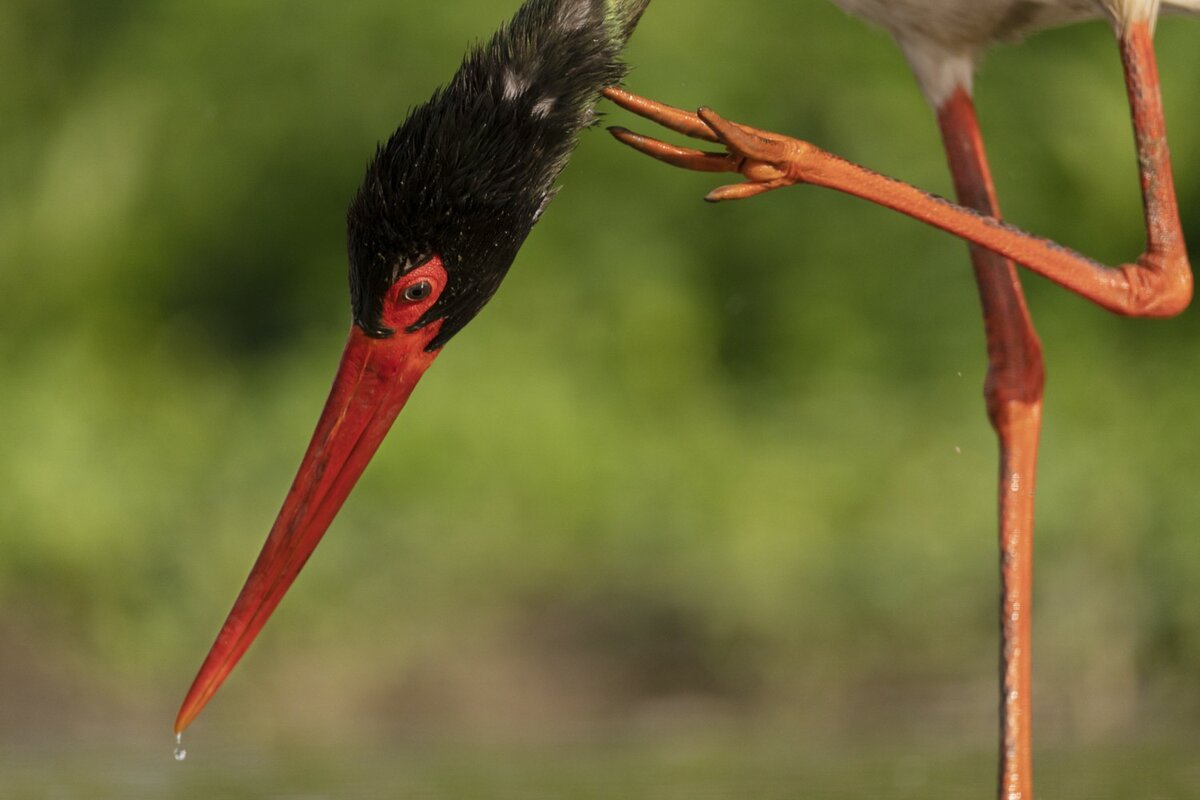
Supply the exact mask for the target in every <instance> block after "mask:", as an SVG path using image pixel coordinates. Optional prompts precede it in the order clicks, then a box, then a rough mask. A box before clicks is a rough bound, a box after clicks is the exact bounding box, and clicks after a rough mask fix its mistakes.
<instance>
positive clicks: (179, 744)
mask: <svg viewBox="0 0 1200 800" xmlns="http://www.w3.org/2000/svg"><path fill="white" fill-rule="evenodd" d="M185 758H187V750H184V749H183V734H182V733H177V734H175V760H176V761H183V760H184V759H185Z"/></svg>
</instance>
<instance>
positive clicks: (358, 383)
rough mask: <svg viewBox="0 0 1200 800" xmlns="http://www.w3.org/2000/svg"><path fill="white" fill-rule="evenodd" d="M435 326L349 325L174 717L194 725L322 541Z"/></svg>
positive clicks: (411, 382)
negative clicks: (263, 537) (301, 446)
mask: <svg viewBox="0 0 1200 800" xmlns="http://www.w3.org/2000/svg"><path fill="white" fill-rule="evenodd" d="M439 327H440V323H433V324H431V325H428V326H426V327H424V328H422V329H420V330H418V331H416V332H413V333H409V332H398V333H397V334H396V335H394V336H393V337H391V338H387V339H373V338H371V337H369V336H367V335H366V334H364V333H363V332H362V331H361V330H360V329H359V328H358V327H357V326H354V327H351V329H350V338H349V340H348V341H347V342H346V350H345V352H344V353H343V354H342V362H341V365H340V366H339V367H338V371H337V375H336V377H335V378H334V381H333V389H332V391H331V392H330V394H329V399H328V400H327V401H326V402H325V410H324V411H322V412H321V418H320V420H319V421H318V422H317V429H316V431H315V432H314V433H313V437H312V441H311V442H310V443H309V445H308V451H307V452H306V453H305V454H304V460H303V461H302V462H301V463H300V470H299V472H297V473H296V479H295V480H294V481H293V482H292V488H291V490H289V491H288V495H287V498H286V499H285V500H284V501H283V508H282V509H280V511H279V516H278V517H277V518H276V519H275V524H274V525H273V526H272V527H271V533H270V534H269V535H268V536H267V541H266V544H264V545H263V549H262V552H261V553H259V556H258V560H257V561H256V562H255V563H254V567H253V569H251V571H250V577H248V578H247V579H246V585H245V586H243V587H242V591H241V594H239V595H238V598H237V600H236V601H235V602H234V604H233V609H232V610H231V611H230V612H229V616H228V617H227V618H226V620H225V624H224V625H223V626H222V628H221V632H220V633H218V634H217V640H216V641H215V642H214V643H213V646H212V648H211V649H210V650H209V652H208V656H207V658H205V659H204V664H202V665H201V667H200V672H199V673H198V674H197V675H196V679H195V681H193V682H192V687H191V689H189V690H188V693H187V697H185V698H184V700H183V705H182V707H180V709H179V716H178V717H176V719H175V732H176V733H180V732H182V731H183V729H184V728H186V727H187V726H188V725H189V724H191V722H192V720H193V719H195V718H196V715H197V714H199V713H200V710H201V709H203V708H204V706H205V704H206V703H208V701H209V699H211V698H212V696H213V695H214V694H215V693H216V691H217V689H218V688H219V687H220V686H221V683H222V682H223V681H224V680H225V677H226V676H227V675H228V674H229V673H230V671H231V670H232V669H233V668H234V666H235V665H236V664H237V662H238V660H239V659H240V658H241V657H242V654H243V653H245V652H246V649H247V648H248V647H249V646H250V643H251V642H253V641H254V637H255V636H256V635H258V632H259V631H260V630H261V629H262V627H263V625H264V624H266V621H267V619H268V618H269V617H270V616H271V612H272V611H274V610H275V606H277V605H279V601H280V600H281V599H282V598H283V595H284V593H285V592H286V591H287V590H288V587H289V586H291V585H292V581H294V580H295V579H296V575H297V574H298V573H299V572H300V569H301V567H303V566H304V563H305V562H306V561H308V557H309V556H310V555H312V552H313V549H314V548H316V546H317V543H318V542H319V541H321V537H322V536H323V535H324V534H325V530H326V529H327V528H328V527H329V523H330V522H332V521H333V518H334V515H336V514H337V512H338V509H340V508H341V507H342V503H343V502H344V501H345V499H346V496H347V495H348V494H350V490H351V489H352V488H354V483H355V481H357V480H358V477H359V476H360V475H361V474H362V472H363V470H364V469H365V468H366V466H367V462H368V461H370V460H371V456H373V455H374V454H375V451H376V449H378V447H379V443H380V442H381V441H383V437H384V435H386V434H387V432H388V429H389V428H391V426H392V422H393V421H394V420H395V419H396V415H397V414H399V413H400V409H401V408H403V407H404V403H405V402H406V401H407V400H408V396H409V395H410V394H411V393H412V390H413V387H414V386H416V384H417V381H418V380H420V378H421V375H422V374H423V373H424V372H425V370H426V369H427V368H428V367H429V365H430V364H431V363H433V360H434V358H436V357H437V354H438V352H440V351H434V352H427V351H426V349H425V348H426V347H427V346H428V344H429V342H430V341H431V340H432V339H433V337H434V336H435V335H436V334H437V330H438V328H439Z"/></svg>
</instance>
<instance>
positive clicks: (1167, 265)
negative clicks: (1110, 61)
mask: <svg viewBox="0 0 1200 800" xmlns="http://www.w3.org/2000/svg"><path fill="white" fill-rule="evenodd" d="M833 2H834V3H835V4H836V5H838V6H840V7H842V8H843V9H845V10H846V11H849V12H851V13H854V14H857V15H859V16H861V17H863V18H864V19H866V20H868V21H870V22H872V23H874V24H876V25H879V26H881V27H883V28H885V29H886V30H888V31H889V32H890V33H891V34H892V36H893V38H895V40H896V41H897V43H898V44H899V45H900V47H901V49H902V50H903V51H904V54H905V56H906V58H907V59H908V62H909V64H910V66H911V67H912V69H913V72H914V73H915V74H916V77H917V79H918V82H919V83H920V85H921V89H922V90H923V92H924V94H925V96H926V99H927V100H929V102H930V105H931V106H932V107H933V109H934V112H935V113H936V115H937V121H938V126H939V128H940V129H941V134H942V140H943V145H944V147H945V151H946V156H947V161H948V162H949V166H950V171H951V175H952V177H953V180H954V186H955V190H956V192H957V195H958V198H959V200H960V202H961V203H962V204H963V206H969V207H970V208H964V207H963V206H956V205H953V204H951V203H948V202H946V201H945V200H942V199H941V198H938V197H934V196H931V195H928V194H926V193H925V192H922V191H920V190H918V189H916V188H914V187H912V186H910V185H908V184H905V183H902V182H900V181H895V180H892V179H890V178H886V177H884V176H882V175H879V174H877V173H874V172H871V171H870V170H867V169H864V168H862V167H860V166H858V165H856V164H851V163H850V162H847V161H844V160H842V159H840V158H837V157H836V156H833V155H831V154H829V153H826V152H824V151H822V150H821V149H819V148H818V147H816V146H815V145H813V144H811V143H808V142H804V141H800V140H797V139H793V138H790V137H787V136H780V135H778V134H773V133H768V132H765V131H760V130H756V129H753V128H749V127H747V126H744V125H739V124H736V123H733V122H730V121H728V120H725V119H723V118H722V117H720V116H719V115H717V114H716V113H714V112H713V111H711V110H710V109H706V108H701V109H700V110H699V111H698V112H697V113H695V114H693V113H690V112H686V111H682V110H680V109H676V108H672V107H670V106H666V105H663V104H661V103H656V102H654V101H651V100H647V99H645V98H642V97H638V96H637V95H633V94H630V93H628V92H625V91H623V90H620V89H611V90H608V91H607V92H606V94H607V95H608V96H609V98H610V99H612V100H613V101H614V102H616V103H617V104H618V105H621V106H624V107H625V108H627V109H629V110H630V111H633V112H634V113H637V114H639V115H641V116H643V117H646V118H648V119H650V120H652V121H654V122H657V123H660V124H662V125H663V126H665V127H666V128H668V129H670V130H673V131H676V132H678V133H681V134H684V135H686V136H690V137H693V138H696V139H700V140H704V141H708V142H713V143H716V144H718V145H721V146H723V147H724V151H723V152H705V151H701V150H696V149H694V148H689V147H678V146H675V145H671V144H668V143H666V142H663V141H660V140H657V139H652V138H649V137H646V136H642V135H640V134H636V133H633V132H632V131H628V130H626V129H624V128H613V129H612V131H613V133H614V135H615V136H616V137H617V138H618V139H620V140H621V141H623V142H625V143H626V144H628V145H630V146H632V147H634V148H635V149H637V150H640V151H642V152H644V153H646V154H648V155H650V156H653V157H654V158H658V159H660V160H662V161H665V162H667V163H669V164H672V165H675V166H678V167H683V168H686V169H692V170H699V171H706V172H734V173H741V175H742V176H743V177H744V178H745V179H746V180H745V181H744V182H743V183H740V184H735V185H729V186H722V187H720V188H718V189H715V190H713V191H712V192H710V193H709V194H708V197H707V199H709V200H712V201H721V200H737V199H741V198H747V197H752V196H754V195H757V194H761V193H763V192H766V191H770V190H772V189H777V188H781V187H784V186H791V185H795V184H813V185H817V186H825V187H829V188H833V189H837V190H839V191H843V192H847V193H849V194H853V195H855V196H858V197H861V198H863V199H866V200H869V201H871V202H874V203H878V204H879V205H882V206H885V207H887V208H892V209H894V210H897V211H900V212H901V213H903V214H907V215H909V216H911V217H914V218H915V219H918V220H920V221H922V222H925V223H927V224H930V225H933V226H935V227H938V228H942V229H943V230H946V231H949V232H950V233H953V234H955V235H957V236H960V237H962V238H963V239H966V240H967V241H968V242H969V243H971V244H972V247H971V260H972V263H973V266H974V269H975V278H976V282H977V283H978V287H979V295H980V299H981V301H982V305H983V317H984V331H985V334H986V340H987V352H988V375H987V380H986V383H985V386H984V395H985V400H986V403H987V410H988V416H989V418H990V420H991V422H992V426H993V427H994V428H995V430H996V434H997V437H998V439H999V445H1000V481H999V484H1000V486H999V506H1000V554H1001V558H1000V564H1001V571H1000V577H1001V608H1000V612H1001V613H1000V629H1001V669H1000V711H1001V713H1000V771H999V796H1000V797H1001V798H1002V799H1003V800H1030V798H1031V797H1032V796H1033V783H1032V738H1031V730H1032V716H1031V715H1032V705H1031V694H1032V687H1031V675H1032V665H1031V664H1032V662H1031V652H1032V646H1031V645H1032V630H1031V625H1032V608H1033V606H1032V581H1033V574H1032V573H1033V498H1034V483H1035V470H1036V463H1037V448H1038V439H1039V434H1040V430H1041V417H1042V389H1043V380H1044V372H1043V361H1042V350H1041V344H1040V342H1039V340H1038V336H1037V333H1036V332H1035V331H1034V328H1033V322H1032V320H1031V318H1030V315H1029V311H1028V309H1027V307H1026V303H1025V297H1024V294H1023V292H1022V290H1021V283H1020V280H1019V278H1018V275H1017V271H1016V267H1015V264H1021V265H1024V266H1025V267H1027V268H1029V269H1031V270H1033V271H1034V272H1037V273H1040V274H1041V275H1043V276H1045V277H1047V278H1049V279H1050V280H1052V281H1055V282H1056V283H1058V284H1060V285H1062V286H1063V287H1065V288H1067V289H1069V290H1070V291H1072V292H1075V293H1076V294H1078V295H1080V296H1082V297H1085V298H1087V299H1088V300H1091V301H1092V302H1094V303H1096V304H1098V305H1100V306H1101V307H1103V308H1106V309H1108V310H1110V311H1112V312H1114V313H1117V314H1123V315H1127V316H1144V317H1167V316H1172V315H1175V314H1178V313H1179V312H1181V311H1182V310H1183V309H1184V308H1185V307H1186V306H1187V305H1188V303H1189V301H1190V300H1191V297H1192V283H1193V281H1192V273H1191V268H1190V265H1189V263H1188V257H1187V252H1186V249H1185V245H1184V239H1183V229H1182V226H1181V224H1180V219H1179V211H1178V208H1177V204H1176V196H1175V187H1174V182H1173V178H1172V173H1171V160H1170V154H1169V151H1168V148H1167V134H1166V123H1165V121H1164V117H1163V106H1162V98H1161V96H1160V91H1159V79H1158V66H1157V62H1156V59H1155V54H1154V45H1153V33H1154V27H1155V23H1156V21H1157V19H1158V15H1159V12H1160V10H1162V11H1169V12H1174V13H1192V14H1195V13H1200V0H833ZM1088 19H1107V20H1108V21H1109V23H1110V24H1111V26H1112V28H1113V31H1114V33H1115V34H1116V38H1117V43H1118V46H1119V49H1120V54H1121V63H1122V66H1123V68H1124V73H1125V83H1126V88H1127V93H1128V98H1129V107H1130V112H1131V117H1132V121H1133V132H1134V144H1135V147H1136V150H1137V157H1138V170H1139V174H1140V177H1141V189H1142V200H1143V206H1144V210H1145V227H1146V250H1145V252H1144V253H1142V255H1141V256H1139V257H1138V258H1137V259H1136V260H1135V261H1133V262H1131V263H1128V264H1122V265H1120V266H1118V267H1107V266H1104V265H1103V264H1100V263H1098V262H1096V261H1093V260H1091V259H1089V258H1087V257H1085V256H1083V255H1080V254H1079V253H1076V252H1074V251H1072V250H1069V249H1068V248H1065V247H1063V246H1061V245H1059V244H1057V243H1055V242H1051V241H1048V240H1045V239H1040V238H1037V237H1034V236H1031V235H1029V234H1027V233H1024V232H1022V231H1020V230H1017V229H1016V228H1014V227H1012V226H1009V225H1007V224H1006V223H1004V222H1002V221H1001V220H1000V212H999V205H998V203H997V201H996V191H995V187H994V186H993V184H992V178H991V173H990V168H989V166H988V161H987V156H986V154H985V152H984V147H983V137H982V135H981V134H980V130H979V124H978V122H977V120H976V116H975V109H974V105H973V102H972V99H971V96H972V81H973V77H974V70H975V66H976V64H977V63H978V60H979V58H980V56H981V54H982V53H983V52H984V51H985V50H986V49H987V47H988V46H989V45H990V44H992V43H994V42H996V41H999V40H1004V39H1012V38H1016V37H1020V36H1022V35H1025V34H1028V33H1032V32H1034V31H1037V30H1040V29H1042V28H1046V27H1050V26H1053V25H1062V24H1066V23H1071V22H1078V21H1083V20H1088Z"/></svg>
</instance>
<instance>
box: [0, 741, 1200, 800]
mask: <svg viewBox="0 0 1200 800" xmlns="http://www.w3.org/2000/svg"><path fill="white" fill-rule="evenodd" d="M185 743H186V742H185ZM173 744H174V743H173V742H172V741H171V740H170V739H169V737H164V738H163V740H162V741H161V742H159V743H155V744H152V745H150V744H148V745H145V746H133V745H121V746H112V747H108V746H105V744H104V743H103V742H100V743H95V745H94V746H90V747H86V748H83V747H80V748H78V749H77V751H75V752H60V751H54V752H51V751H48V750H45V749H43V748H26V747H21V746H8V747H6V748H5V749H4V750H3V752H0V798H4V799H5V800H9V799H12V800H20V799H22V798H46V799H47V800H51V799H56V800H57V799H60V798H61V799H66V798H87V799H88V800H109V798H111V799H112V800H118V798H119V799H120V800H140V799H141V798H155V799H156V800H157V799H158V798H168V799H169V798H181V799H187V800H191V799H192V798H196V799H199V798H234V799H235V800H236V799H237V798H289V799H294V800H315V799H316V798H342V797H347V798H393V797H411V798H428V799H430V800H441V799H442V798H446V799H447V800H449V799H450V798H453V799H454V800H491V799H492V798H496V799H500V798H505V799H507V798H514V799H515V798H566V799H567V800H601V799H604V800H608V799H609V798H632V799H634V800H636V799H638V798H646V799H647V800H660V799H661V800H676V799H678V800H684V799H685V798H688V799H691V798H701V799H703V798H762V799H763V800H774V799H776V798H779V799H780V800H782V799H783V798H858V797H871V798H881V799H882V800H907V798H913V799H914V800H915V799H916V798H922V799H923V800H937V799H938V798H947V799H948V800H949V798H954V799H955V800H958V799H959V798H991V797H995V788H994V780H995V778H994V769H995V767H994V759H993V755H992V753H990V752H987V753H984V752H957V751H955V750H954V749H952V748H951V749H945V748H943V749H940V750H931V749H930V748H924V751H923V752H921V751H918V750H913V751H907V752H906V751H904V749H903V748H902V746H901V745H902V743H897V744H895V745H888V746H887V747H886V748H880V747H878V746H873V747H872V749H871V750H870V751H858V752H847V750H846V749H843V748H837V749H833V750H830V751H828V752H821V751H822V750H824V749H825V748H823V747H820V746H808V747H791V746H789V745H788V743H787V742H783V741H767V742H753V743H751V742H738V741H735V740H726V741H723V742H721V743H712V742H709V743H706V744H694V743H693V744H674V745H671V744H663V743H661V742H658V743H648V744H645V745H634V744H629V743H611V744H599V745H587V746H584V745H578V744H573V745H562V746H537V747H518V746H506V747H485V746H470V747H462V748H448V747H445V746H438V747H428V746H413V745H411V744H406V745H397V746H394V747H386V748H385V747H379V746H375V747H367V748H359V747H356V748H338V747H324V748H306V747H283V746H280V747H276V748H270V749H264V748H262V747H261V746H260V747H234V746H231V745H224V746H218V747H213V746H211V745H208V746H206V747H204V748H200V747H197V746H195V745H196V744H198V743H193V747H192V748H191V752H190V753H189V756H188V758H187V760H186V761H184V762H181V763H177V762H176V761H175V760H174V759H173V757H172V748H173ZM1196 744H1197V743H1195V742H1187V741H1178V740H1172V741H1168V742H1160V743H1154V744H1148V743H1139V744H1137V745H1128V746H1119V745H1112V744H1109V745H1105V746H1101V747H1092V746H1079V747H1060V748H1054V749H1049V750H1045V751H1039V752H1038V754H1037V767H1036V770H1037V793H1038V796H1039V797H1040V798H1065V800H1102V799H1103V800H1107V799H1108V798H1111V799H1112V800H1128V799H1129V798H1142V799H1151V800H1152V799H1155V798H1163V799H1165V798H1200V748H1198V747H1196Z"/></svg>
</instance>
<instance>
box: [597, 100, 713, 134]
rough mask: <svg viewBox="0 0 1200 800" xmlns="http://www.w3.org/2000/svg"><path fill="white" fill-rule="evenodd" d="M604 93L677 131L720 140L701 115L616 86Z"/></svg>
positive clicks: (653, 120) (628, 109)
mask: <svg viewBox="0 0 1200 800" xmlns="http://www.w3.org/2000/svg"><path fill="white" fill-rule="evenodd" d="M603 94H604V96H605V97H607V98H608V99H609V100H611V101H613V102H614V103H616V104H617V105H619V106H620V107H621V108H623V109H625V110H626V111H631V112H633V113H634V114H637V115H638V116H639V117H645V118H646V119H648V120H650V121H651V122H657V123H658V124H659V125H662V126H663V127H664V128H669V129H670V130H673V131H675V132H676V133H682V134H683V135H684V136H690V137H691V138H693V139H702V140H704V141H706V142H716V141H719V140H718V139H717V136H716V134H715V133H713V132H712V131H711V130H709V128H708V126H707V125H706V124H704V122H703V121H702V120H701V119H700V117H698V116H697V115H695V114H693V113H692V112H690V111H684V110H683V109H682V108H675V106H669V105H667V104H665V103H659V102H656V101H654V100H650V99H648V98H645V97H641V96H640V95H636V94H633V93H632V92H627V91H625V90H624V89H618V88H617V87H615V86H613V87H610V88H608V89H605V90H604V92H603Z"/></svg>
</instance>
